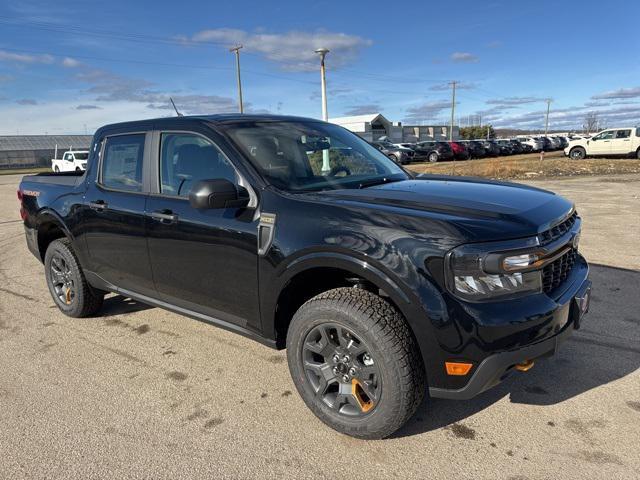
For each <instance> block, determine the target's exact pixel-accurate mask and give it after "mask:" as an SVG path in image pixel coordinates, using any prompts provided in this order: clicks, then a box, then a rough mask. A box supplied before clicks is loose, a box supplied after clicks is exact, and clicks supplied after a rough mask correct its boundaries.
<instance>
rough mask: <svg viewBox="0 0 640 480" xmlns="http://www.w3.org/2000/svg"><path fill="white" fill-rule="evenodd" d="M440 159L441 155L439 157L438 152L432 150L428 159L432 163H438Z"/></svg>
mask: <svg viewBox="0 0 640 480" xmlns="http://www.w3.org/2000/svg"><path fill="white" fill-rule="evenodd" d="M439 159H440V157H438V154H437V153H436V152H431V153H430V154H429V156H428V157H427V160H429V161H430V162H431V163H436V162H437V161H438V160H439Z"/></svg>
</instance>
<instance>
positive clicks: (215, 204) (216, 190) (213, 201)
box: [189, 178, 249, 209]
mask: <svg viewBox="0 0 640 480" xmlns="http://www.w3.org/2000/svg"><path fill="white" fill-rule="evenodd" d="M189 203H190V204H191V206H192V207H193V208H197V209H210V208H243V207H246V206H247V205H248V204H249V192H247V189H246V188H244V187H241V186H240V185H236V184H234V183H232V182H230V181H229V180H225V179H223V178H216V179H212V180H200V181H198V182H196V184H195V185H194V186H193V187H192V188H191V191H190V192H189Z"/></svg>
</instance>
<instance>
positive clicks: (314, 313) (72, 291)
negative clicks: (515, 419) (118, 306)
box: [18, 114, 591, 439]
mask: <svg viewBox="0 0 640 480" xmlns="http://www.w3.org/2000/svg"><path fill="white" fill-rule="evenodd" d="M334 145H335V146H336V148H338V151H334V147H333V146H334ZM324 151H327V153H328V156H329V160H330V163H331V165H332V168H331V173H329V174H320V173H319V167H320V166H321V165H322V162H323V156H326V154H324V155H323V152H324ZM90 152H91V154H90V158H89V164H88V169H87V174H86V175H84V176H82V173H81V172H78V173H77V174H73V173H71V174H68V175H55V174H40V175H29V176H25V177H23V179H22V181H21V183H20V186H19V190H18V199H19V201H20V215H21V217H22V219H23V221H24V229H25V235H26V241H27V246H28V248H29V250H30V251H31V252H32V253H33V254H34V255H35V256H36V258H37V259H38V260H40V261H42V262H43V263H44V276H45V280H46V284H47V286H48V289H49V292H50V294H51V297H52V300H53V303H54V305H56V306H57V307H58V308H59V309H60V310H61V311H62V312H63V313H64V314H66V315H68V316H69V317H86V316H91V315H96V314H97V313H98V312H99V311H100V308H101V306H102V303H103V299H104V296H105V293H106V292H114V293H116V294H119V295H123V296H126V297H129V298H132V299H135V300H137V301H139V302H142V303H146V304H150V305H154V306H156V307H161V308H165V309H168V310H172V311H174V312H177V313H180V314H182V315H187V316H191V317H193V318H196V319H198V320H200V321H204V322H208V323H211V324H213V325H217V326H220V327H222V328H226V329H228V330H231V331H233V332H236V333H240V334H243V335H246V336H247V337H250V338H253V339H256V340H258V341H260V342H262V343H264V344H266V345H268V346H270V347H273V348H284V347H286V349H287V360H288V365H289V369H290V372H291V376H292V380H293V384H294V385H295V386H296V388H297V390H298V392H299V393H300V395H301V397H302V399H303V400H304V402H305V403H306V404H307V405H308V406H309V408H310V409H311V410H312V412H313V413H314V414H315V415H316V416H317V417H318V418H319V419H320V420H322V421H323V422H325V423H326V424H327V425H329V426H330V427H332V428H334V429H336V430H338V431H340V432H343V433H345V434H348V435H352V436H355V437H360V438H367V439H373V438H383V437H386V436H389V435H391V434H392V433H393V432H394V431H396V430H397V429H398V428H400V427H401V426H402V425H403V424H404V423H405V422H406V421H407V420H408V419H409V418H410V417H411V416H412V415H413V413H414V412H415V411H416V409H417V408H418V406H419V405H420V403H421V400H422V398H423V397H424V395H425V393H426V391H427V389H428V392H429V395H430V396H431V397H440V398H449V399H456V398H457V399H468V398H471V397H474V396H475V395H477V394H479V393H481V392H483V391H485V390H487V389H488V388H490V387H492V386H494V385H496V384H497V383H499V382H500V381H501V380H502V379H504V378H505V377H506V376H507V375H508V374H511V373H514V372H517V371H526V370H529V369H530V368H531V367H533V365H534V362H535V361H536V360H537V359H538V358H542V357H546V356H548V355H551V354H553V353H554V352H556V350H557V349H558V345H559V344H560V343H561V342H563V341H564V340H566V339H567V338H568V337H569V336H570V335H571V334H572V332H573V331H574V330H575V329H577V328H579V327H580V325H581V322H582V320H583V316H584V314H585V313H586V312H587V310H588V306H589V298H590V289H591V282H590V281H589V279H588V270H589V269H588V265H587V263H586V260H585V259H584V257H583V256H582V255H581V254H580V253H578V239H579V237H580V229H581V219H580V217H579V216H578V214H577V213H576V210H575V208H574V206H573V204H572V203H571V202H570V201H569V200H566V199H565V198H563V197H561V196H559V195H555V194H553V193H551V192H548V191H545V190H541V189H536V188H531V187H528V186H519V185H516V184H512V183H500V182H495V181H484V180H480V179H477V180H470V179H468V178H460V179H459V178H456V177H446V178H442V177H440V176H429V175H426V176H414V175H413V174H410V173H408V172H406V171H405V170H404V169H402V168H400V167H399V166H398V165H396V164H395V163H394V162H392V161H391V160H390V159H389V158H388V157H386V156H385V155H383V154H382V153H381V152H380V151H378V150H376V149H375V148H372V147H371V146H370V145H369V144H368V143H366V142H365V141H364V140H362V139H361V138H360V137H358V136H357V135H355V134H354V133H352V132H350V131H348V130H346V129H344V128H342V127H340V126H338V125H334V124H330V123H325V122H320V121H318V120H313V119H304V118H299V117H283V116H275V115H245V114H242V115H237V114H226V115H212V116H199V117H173V118H159V119H154V120H143V121H137V122H128V123H121V124H115V125H108V126H105V127H102V128H100V129H99V130H98V131H97V132H96V134H95V136H94V139H93V142H92V146H91V150H90ZM319 220H320V221H319ZM90 325H91V324H90V323H85V324H83V328H91V327H90ZM233 361H234V362H235V363H244V364H247V365H248V366H247V371H251V372H253V373H254V374H258V375H259V371H258V370H256V368H254V367H255V363H256V362H258V363H259V362H260V360H259V359H257V358H251V354H250V353H249V352H247V351H243V352H239V354H238V356H237V358H235V359H233ZM76 368H77V369H78V370H79V372H81V371H82V368H83V362H78V364H77V365H76ZM79 375H81V373H79ZM265 381H266V380H265ZM566 381H567V382H570V381H571V378H567V379H566ZM212 383H215V382H212ZM263 408H267V407H263ZM281 428H290V427H289V426H287V425H282V426H281Z"/></svg>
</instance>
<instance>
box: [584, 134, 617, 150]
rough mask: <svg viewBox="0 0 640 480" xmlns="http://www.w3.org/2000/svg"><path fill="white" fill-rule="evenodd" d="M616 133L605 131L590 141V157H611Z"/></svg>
mask: <svg viewBox="0 0 640 480" xmlns="http://www.w3.org/2000/svg"><path fill="white" fill-rule="evenodd" d="M614 132H615V130H605V131H604V132H602V133H599V134H598V135H596V136H595V137H593V138H591V139H590V140H588V142H589V143H588V148H587V153H588V154H589V155H610V154H611V140H612V139H613V134H614Z"/></svg>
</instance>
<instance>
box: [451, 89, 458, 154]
mask: <svg viewBox="0 0 640 480" xmlns="http://www.w3.org/2000/svg"><path fill="white" fill-rule="evenodd" d="M456 83H458V82H456V81H455V80H454V81H453V82H451V87H452V90H451V128H450V129H449V141H450V142H451V141H453V122H454V119H455V112H456Z"/></svg>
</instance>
